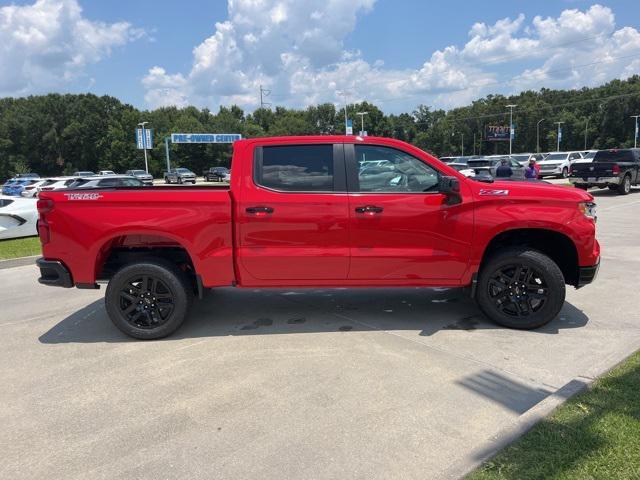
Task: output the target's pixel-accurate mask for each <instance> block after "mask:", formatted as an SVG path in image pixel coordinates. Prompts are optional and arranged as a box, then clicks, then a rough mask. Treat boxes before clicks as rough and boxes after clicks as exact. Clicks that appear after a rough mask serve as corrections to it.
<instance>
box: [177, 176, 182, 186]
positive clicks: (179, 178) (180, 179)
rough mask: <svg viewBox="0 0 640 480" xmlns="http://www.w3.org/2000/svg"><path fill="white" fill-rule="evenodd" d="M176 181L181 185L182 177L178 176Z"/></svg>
mask: <svg viewBox="0 0 640 480" xmlns="http://www.w3.org/2000/svg"><path fill="white" fill-rule="evenodd" d="M178 183H179V184H180V185H182V177H178Z"/></svg>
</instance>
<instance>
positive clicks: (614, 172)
mask: <svg viewBox="0 0 640 480" xmlns="http://www.w3.org/2000/svg"><path fill="white" fill-rule="evenodd" d="M612 172H613V174H614V175H619V174H620V165H614V166H613V169H612Z"/></svg>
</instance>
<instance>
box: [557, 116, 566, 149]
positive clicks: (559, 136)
mask: <svg viewBox="0 0 640 480" xmlns="http://www.w3.org/2000/svg"><path fill="white" fill-rule="evenodd" d="M556 123H557V124H558V143H557V146H556V152H559V151H560V139H561V138H562V129H561V128H560V125H562V124H563V123H564V122H556Z"/></svg>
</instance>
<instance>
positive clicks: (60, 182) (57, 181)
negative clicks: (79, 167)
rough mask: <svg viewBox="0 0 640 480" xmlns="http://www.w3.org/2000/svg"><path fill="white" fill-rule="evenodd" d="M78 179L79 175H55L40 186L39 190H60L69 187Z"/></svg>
mask: <svg viewBox="0 0 640 480" xmlns="http://www.w3.org/2000/svg"><path fill="white" fill-rule="evenodd" d="M76 180H78V177H75V176H74V177H54V178H48V179H47V180H45V182H44V183H43V184H42V185H40V186H39V187H38V192H46V191H48V190H60V189H62V188H67V187H68V186H69V185H71V184H72V183H73V182H75V181H76Z"/></svg>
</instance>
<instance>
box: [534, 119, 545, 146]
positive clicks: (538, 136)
mask: <svg viewBox="0 0 640 480" xmlns="http://www.w3.org/2000/svg"><path fill="white" fill-rule="evenodd" d="M543 121H544V118H541V119H540V120H538V123H536V153H540V123H541V122H543Z"/></svg>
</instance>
